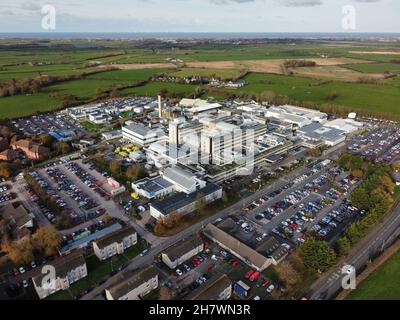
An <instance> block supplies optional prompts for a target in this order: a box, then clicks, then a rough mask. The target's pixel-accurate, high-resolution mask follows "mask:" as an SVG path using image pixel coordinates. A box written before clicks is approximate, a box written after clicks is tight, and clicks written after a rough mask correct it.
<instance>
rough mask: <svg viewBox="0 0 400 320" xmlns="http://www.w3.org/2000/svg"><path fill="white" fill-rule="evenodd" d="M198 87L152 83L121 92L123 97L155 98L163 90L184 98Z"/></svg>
mask: <svg viewBox="0 0 400 320" xmlns="http://www.w3.org/2000/svg"><path fill="white" fill-rule="evenodd" d="M196 87H197V86H194V85H189V84H179V83H168V82H150V83H148V84H146V85H144V86H140V87H136V88H128V89H123V90H121V93H122V94H123V95H134V96H155V95H157V94H158V93H160V91H161V90H162V89H167V90H168V92H170V93H172V92H174V93H175V94H176V96H177V97H182V96H185V95H187V94H190V93H193V92H194V91H195V90H196Z"/></svg>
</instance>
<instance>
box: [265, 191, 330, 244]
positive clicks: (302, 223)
mask: <svg viewBox="0 0 400 320" xmlns="http://www.w3.org/2000/svg"><path fill="white" fill-rule="evenodd" d="M325 206H326V204H325V203H324V201H323V198H321V199H319V200H317V201H310V202H307V203H301V204H300V205H299V209H300V210H298V211H296V212H295V213H294V214H293V215H292V216H291V217H290V218H288V219H286V220H285V221H282V222H281V224H280V225H279V226H278V227H277V228H276V229H274V230H273V232H274V233H275V234H277V235H278V236H280V237H282V238H286V239H289V240H290V239H291V238H293V236H294V235H296V234H298V233H301V232H303V231H304V230H305V228H306V223H308V222H312V221H314V219H315V217H316V216H317V215H318V213H319V212H320V211H321V210H322V209H323V208H325ZM295 242H297V243H302V242H304V239H303V238H302V237H298V238H297V239H295Z"/></svg>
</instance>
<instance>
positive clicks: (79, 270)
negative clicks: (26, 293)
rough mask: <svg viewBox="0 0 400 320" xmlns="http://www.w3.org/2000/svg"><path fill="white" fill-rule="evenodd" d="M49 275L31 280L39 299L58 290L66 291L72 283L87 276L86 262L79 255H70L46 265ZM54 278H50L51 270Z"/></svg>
mask: <svg viewBox="0 0 400 320" xmlns="http://www.w3.org/2000/svg"><path fill="white" fill-rule="evenodd" d="M47 266H48V267H49V270H50V273H49V274H47V273H41V270H42V269H40V271H39V272H40V273H39V274H38V275H36V276H34V277H33V278H32V282H33V286H34V288H35V290H36V293H37V294H38V296H39V298H40V299H44V298H46V297H48V296H50V295H52V294H53V293H55V292H58V291H60V290H67V289H68V288H69V287H70V286H71V285H72V284H73V283H75V282H77V281H79V280H81V279H83V278H85V277H86V276H87V275H88V272H87V267H86V261H85V259H84V257H83V256H82V255H81V254H77V253H72V254H70V255H68V256H66V257H62V258H59V259H57V260H54V261H52V262H49V263H48V264H47ZM52 268H54V269H53V271H54V273H53V274H54V278H51V274H52V272H51V269H52Z"/></svg>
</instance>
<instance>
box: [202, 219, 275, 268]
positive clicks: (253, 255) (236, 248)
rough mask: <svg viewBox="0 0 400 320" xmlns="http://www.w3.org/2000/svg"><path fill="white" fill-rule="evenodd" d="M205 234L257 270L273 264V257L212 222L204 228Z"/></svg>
mask: <svg viewBox="0 0 400 320" xmlns="http://www.w3.org/2000/svg"><path fill="white" fill-rule="evenodd" d="M203 234H204V235H205V236H206V237H208V238H209V239H210V240H212V241H214V242H215V243H217V244H218V245H219V246H220V247H222V248H223V249H224V250H226V251H228V252H230V253H231V254H232V255H234V256H235V257H237V258H238V259H240V260H242V261H244V262H245V263H246V264H247V265H248V266H249V267H251V268H253V269H255V270H257V271H260V272H261V271H264V270H265V269H266V268H268V267H269V266H270V265H271V264H272V259H271V258H268V257H266V256H264V255H262V254H261V253H259V252H258V251H256V250H254V249H252V248H250V247H249V246H248V245H246V244H244V243H243V242H241V241H240V240H238V239H236V238H235V237H233V236H231V235H230V234H228V233H226V232H225V231H223V230H222V229H220V228H218V227H217V226H215V225H213V224H211V223H210V224H208V225H207V226H206V227H205V228H204V229H203Z"/></svg>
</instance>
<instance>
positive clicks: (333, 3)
mask: <svg viewBox="0 0 400 320" xmlns="http://www.w3.org/2000/svg"><path fill="white" fill-rule="evenodd" d="M45 4H52V5H54V7H55V8H56V30H55V31H56V32H348V31H349V30H345V29H343V27H342V20H343V17H344V14H343V8H344V6H349V5H350V6H353V7H354V8H355V17H356V23H355V26H356V29H355V30H351V31H352V32H400V1H399V0H107V1H105V0H84V1H79V0H52V1H50V0H49V1H42V0H36V1H28V0H1V5H0V33H1V32H41V31H44V30H43V28H42V18H43V14H42V13H41V9H42V6H43V5H45Z"/></svg>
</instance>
